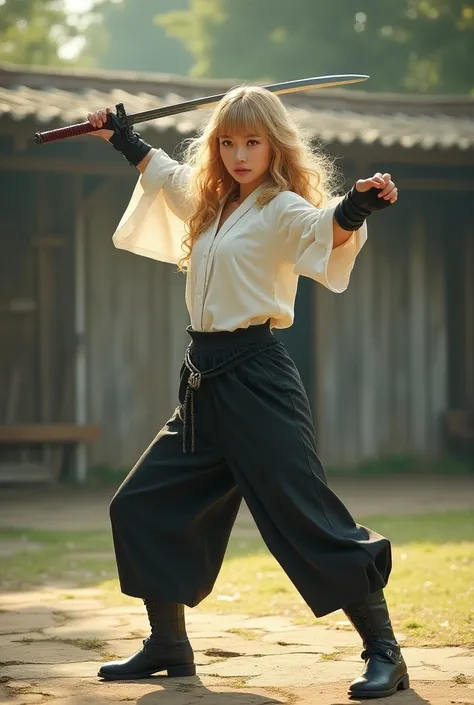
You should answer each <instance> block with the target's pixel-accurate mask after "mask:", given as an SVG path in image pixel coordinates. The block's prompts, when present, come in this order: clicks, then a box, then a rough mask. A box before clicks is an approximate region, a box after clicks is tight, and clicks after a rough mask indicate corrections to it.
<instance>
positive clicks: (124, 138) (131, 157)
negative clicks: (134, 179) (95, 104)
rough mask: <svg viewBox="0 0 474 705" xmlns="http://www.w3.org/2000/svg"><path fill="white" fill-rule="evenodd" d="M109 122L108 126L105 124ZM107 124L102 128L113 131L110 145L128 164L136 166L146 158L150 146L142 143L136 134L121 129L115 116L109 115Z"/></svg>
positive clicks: (130, 130) (129, 130)
mask: <svg viewBox="0 0 474 705" xmlns="http://www.w3.org/2000/svg"><path fill="white" fill-rule="evenodd" d="M109 120H110V124H107V123H109ZM107 123H106V124H105V125H104V127H107V128H108V129H110V130H113V131H114V134H113V135H112V137H110V139H109V142H110V144H111V145H112V146H113V147H114V149H116V150H117V151H118V152H121V153H122V154H123V156H124V157H125V159H126V160H127V161H128V162H129V164H131V165H132V166H137V164H139V163H140V162H141V161H142V159H144V157H146V155H147V154H148V152H149V151H150V150H151V149H152V146H151V145H150V144H147V143H146V142H144V141H143V140H142V139H141V138H140V135H139V134H138V132H134V131H133V130H132V129H128V130H127V129H126V128H124V127H122V125H121V124H120V122H119V120H118V118H117V116H116V115H114V114H113V113H109V115H108V119H107Z"/></svg>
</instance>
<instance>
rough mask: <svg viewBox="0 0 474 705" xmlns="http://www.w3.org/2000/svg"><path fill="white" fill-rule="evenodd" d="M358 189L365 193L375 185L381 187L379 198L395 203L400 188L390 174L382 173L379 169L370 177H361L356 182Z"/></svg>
mask: <svg viewBox="0 0 474 705" xmlns="http://www.w3.org/2000/svg"><path fill="white" fill-rule="evenodd" d="M355 187H356V191H359V192H360V193H364V191H369V190H370V189H371V188H373V187H375V188H377V189H380V193H378V194H377V198H383V200H384V201H390V203H395V201H396V200H397V198H398V189H397V187H396V186H395V184H394V182H393V181H392V177H391V175H390V174H381V173H380V172H379V171H378V172H377V173H376V174H374V175H373V176H372V177H371V178H370V179H359V180H358V181H356V184H355Z"/></svg>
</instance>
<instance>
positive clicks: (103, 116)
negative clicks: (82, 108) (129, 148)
mask: <svg viewBox="0 0 474 705" xmlns="http://www.w3.org/2000/svg"><path fill="white" fill-rule="evenodd" d="M111 112H112V109H111V108H104V109H103V110H96V111H95V112H94V113H88V115H87V119H88V120H89V122H90V123H92V125H94V127H102V125H104V124H105V121H106V120H107V115H108V114H109V113H111ZM89 134H90V135H94V136H95V137H102V139H103V140H109V139H110V138H111V137H112V135H113V134H114V131H113V130H107V129H105V130H95V131H94V132H89Z"/></svg>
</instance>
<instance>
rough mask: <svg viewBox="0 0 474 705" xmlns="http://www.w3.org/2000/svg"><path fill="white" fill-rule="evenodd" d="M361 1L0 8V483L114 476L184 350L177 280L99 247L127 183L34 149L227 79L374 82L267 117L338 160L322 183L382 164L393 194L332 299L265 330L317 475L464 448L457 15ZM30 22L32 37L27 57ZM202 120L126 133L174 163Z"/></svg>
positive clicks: (469, 300) (78, 158)
mask: <svg viewBox="0 0 474 705" xmlns="http://www.w3.org/2000/svg"><path fill="white" fill-rule="evenodd" d="M360 4H361V7H362V6H363V11H362V9H361V11H359V12H356V13H354V11H353V3H352V2H351V3H349V2H343V1H342V0H338V2H335V3H331V8H327V6H326V5H324V11H323V10H322V4H321V3H317V2H316V3H315V2H314V0H311V1H310V0H306V2H304V1H303V0H298V2H297V3H296V5H298V6H300V5H301V7H299V8H295V3H291V4H289V3H284V2H282V1H280V0H278V2H276V3H275V2H273V3H270V4H269V2H266V1H264V2H261V3H258V7H259V11H258V12H256V9H255V3H251V2H250V1H247V2H241V3H238V4H235V3H234V5H231V4H230V3H229V2H227V1H226V0H214V1H213V2H212V3H209V2H208V3H207V4H206V3H205V2H204V0H202V2H200V1H199V0H194V1H192V2H186V1H185V0H183V1H182V2H178V1H177V0H176V2H171V0H170V1H169V2H164V0H163V1H162V2H159V1H157V2H151V1H150V0H148V1H147V2H143V4H142V5H141V6H140V7H141V10H140V14H137V7H136V4H134V6H133V8H134V9H133V10H132V4H131V2H126V1H123V2H104V3H97V4H96V5H93V4H91V3H82V4H81V3H76V4H75V5H74V3H69V4H65V6H64V12H63V15H61V16H59V15H55V16H54V22H53V18H52V17H51V16H49V19H48V15H47V12H46V11H48V12H49V11H50V12H53V11H54V12H59V11H58V10H57V7H58V4H57V3H56V4H55V7H56V9H55V10H53V9H52V8H53V4H52V3H45V4H44V10H45V12H44V14H43V16H42V17H41V16H39V15H38V16H37V15H35V13H37V12H38V10H37V9H36V10H34V8H33V6H35V7H36V4H35V3H31V13H32V14H31V16H29V17H26V16H15V15H14V11H15V7H16V6H19V5H20V3H15V2H14V0H10V1H9V0H6V2H4V3H3V8H0V13H4V12H5V11H8V10H9V12H10V17H7V15H6V14H4V15H3V18H6V19H4V24H3V26H2V23H1V22H0V37H2V32H3V37H2V39H3V40H4V41H3V44H2V48H1V50H0V60H3V61H4V63H3V64H2V65H1V66H0V207H1V229H0V246H1V250H0V251H1V259H0V341H1V347H0V400H1V407H0V479H2V478H3V479H9V480H20V479H21V480H24V481H26V480H28V479H40V478H46V479H47V478H58V477H64V476H65V475H68V476H71V475H73V476H75V477H76V478H77V479H79V480H83V479H85V477H86V474H87V469H88V468H90V467H98V466H102V467H104V466H106V467H111V468H120V469H123V468H126V467H130V466H131V465H132V464H133V463H134V462H135V460H136V459H137V457H138V456H139V455H140V454H141V453H142V451H143V449H144V448H145V447H146V446H147V445H148V443H149V442H150V440H151V439H152V437H153V436H154V434H155V433H156V431H157V430H158V429H159V428H160V427H161V425H162V424H163V423H164V421H165V420H166V418H167V417H168V416H169V414H170V413H171V411H172V410H173V408H174V406H175V405H176V402H177V400H176V392H177V381H178V372H179V368H180V365H181V361H182V355H183V352H184V348H185V346H186V344H187V334H186V332H185V327H186V325H187V323H188V320H187V314H186V310H185V307H184V298H183V292H184V277H183V276H182V275H181V274H179V273H177V272H176V268H175V267H173V266H171V265H167V264H161V263H157V262H155V261H152V260H147V259H145V258H141V257H136V256H134V255H131V254H128V253H125V252H121V251H117V250H115V248H114V247H113V245H112V241H111V236H112V233H113V232H114V230H115V227H116V225H117V223H118V221H119V219H120V217H121V215H122V213H123V211H124V208H125V207H126V204H127V202H128V199H129V197H130V195H131V192H132V189H133V187H134V184H135V182H136V179H137V173H136V171H135V170H133V169H131V168H130V167H129V166H128V165H127V164H126V162H125V161H124V160H123V159H122V158H121V157H120V155H118V154H117V153H116V152H115V151H114V150H113V149H112V148H111V147H109V146H108V145H106V144H105V143H103V142H101V141H99V140H96V139H92V138H90V137H86V138H77V139H74V140H68V141H65V142H58V143H55V144H52V145H48V146H43V147H41V148H39V147H37V146H36V145H35V144H34V140H33V134H34V132H35V131H37V130H46V129H52V128H54V127H59V126H61V125H64V124H71V123H74V122H80V121H82V120H84V119H85V117H86V115H87V112H89V111H90V110H95V109H98V108H101V107H104V106H106V105H110V106H114V105H115V104H116V103H118V102H123V103H124V104H125V107H126V109H127V111H128V112H137V111H140V110H145V109H148V108H153V107H159V106H160V105H167V104H171V103H175V102H180V101H182V100H187V99H191V98H195V97H201V96H204V95H211V94H214V93H220V92H223V91H225V90H226V89H227V88H230V87H231V86H232V85H234V84H235V83H236V82H238V81H241V80H245V81H247V82H249V81H258V82H259V83H262V82H267V81H273V80H285V79H291V78H298V77H303V76H310V75H316V74H324V73H345V72H357V73H368V74H370V75H371V76H372V78H373V80H371V81H370V82H368V83H367V84H364V85H363V88H364V90H358V89H357V87H356V88H350V89H347V90H338V89H333V90H325V91H314V92H312V93H305V94H293V95H289V96H287V97H285V98H284V102H285V104H286V105H287V106H288V107H289V108H291V110H292V113H293V114H294V116H295V118H296V119H297V121H298V123H299V124H300V125H301V126H302V128H303V129H304V130H305V131H306V132H307V133H309V134H310V136H311V137H312V139H313V140H314V141H315V143H316V142H322V143H323V145H324V146H325V149H326V150H327V151H328V152H329V153H330V154H331V155H332V156H334V157H336V158H337V164H338V166H339V168H340V169H341V170H342V172H343V174H344V177H345V180H346V181H345V184H344V183H342V184H341V187H344V186H346V187H347V186H350V185H351V184H352V183H353V182H354V180H355V179H357V178H360V177H363V176H368V175H370V174H372V173H373V172H374V171H376V170H380V171H385V170H387V171H389V172H391V173H392V175H393V176H394V178H395V180H396V182H397V185H398V186H399V188H400V193H401V195H400V200H399V203H398V204H397V206H396V208H394V209H393V210H391V211H390V212H387V213H385V214H383V215H380V216H378V215H374V216H373V217H372V218H371V221H370V223H369V242H368V245H367V246H366V247H365V248H364V250H363V251H362V253H361V255H360V258H359V260H358V262H357V263H356V266H355V269H354V272H353V275H352V280H351V284H350V286H349V289H348V290H347V292H345V293H344V294H342V295H335V294H332V293H331V292H329V291H326V290H325V289H324V288H323V287H321V286H318V285H316V284H315V283H314V282H311V281H309V280H305V279H303V278H302V279H301V280H300V287H299V292H298V298H297V307H296V322H295V324H294V326H293V327H292V328H290V329H289V330H287V331H283V332H281V333H278V335H279V336H280V337H281V338H282V340H284V342H285V343H286V344H287V346H288V348H289V350H290V352H291V353H292V355H293V356H294V358H295V360H296V362H297V365H298V367H299V369H300V371H301V374H302V377H303V381H304V383H305V386H306V388H307V390H308V394H309V397H310V401H311V405H312V408H313V413H314V420H315V428H316V434H317V438H318V443H319V447H320V454H321V456H322V459H323V461H324V463H325V465H326V466H327V467H328V468H329V469H331V468H334V469H336V468H349V469H350V468H354V469H356V468H358V467H359V468H360V467H361V466H362V465H364V464H367V463H377V462H380V461H383V462H395V463H396V462H400V463H402V464H403V462H405V461H406V462H410V463H412V462H415V461H416V462H419V463H420V464H421V465H423V463H433V462H435V461H437V460H439V459H440V458H443V457H444V456H445V455H446V453H447V452H449V451H450V450H451V449H452V441H453V439H455V438H457V439H458V443H460V444H461V446H465V447H468V444H469V442H472V438H473V437H474V430H473V429H474V423H473V416H472V414H473V409H474V233H473V228H472V215H471V210H472V208H471V203H472V197H473V192H474V122H473V118H474V98H473V97H472V84H470V83H469V81H472V76H471V75H467V74H469V71H466V65H469V64H466V62H469V61H471V63H470V66H472V65H473V63H472V59H473V56H472V54H473V47H474V42H473V29H474V19H473V18H474V11H472V14H471V13H470V12H469V11H467V10H469V7H468V6H467V5H466V3H464V4H459V3H455V2H454V1H453V2H452V3H445V4H443V7H445V6H448V9H449V13H446V12H445V11H444V10H442V9H440V8H439V7H438V4H437V3H436V2H434V1H433V2H432V3H417V2H411V3H405V2H402V3H400V2H398V3H396V4H394V3H388V4H387V7H385V6H384V7H385V15H383V13H381V10H380V8H379V5H380V3H378V4H377V3H374V2H364V3H360ZM21 5H22V7H23V10H22V12H23V14H24V13H25V10H24V8H25V3H21ZM26 5H28V3H26ZM211 5H212V13H210V14H209V12H208V14H206V11H205V10H206V7H207V8H208V10H209V7H210V6H211ZM267 5H268V7H267ZM319 5H321V7H319ZM461 5H462V7H461ZM333 6H334V7H333ZM426 7H429V8H431V10H430V12H431V15H429V13H428V15H426V12H425V10H424V9H423V8H425V9H426ZM271 8H273V11H272V12H270V10H271ZM350 8H352V9H350ZM410 8H411V10H410ZM296 10H298V11H296ZM337 12H339V16H338V15H337ZM410 12H411V15H410ZM407 13H408V14H407ZM413 13H415V15H414V16H413ZM40 14H41V13H40ZM156 15H159V17H158V19H157V20H156V22H155V21H154V18H155V16H156ZM41 19H43V21H44V22H45V23H46V24H45V25H44V27H45V31H44V36H43V37H42V38H41V40H40V41H38V37H36V42H35V41H33V38H31V41H28V28H29V27H33V26H40V27H41V26H43V25H41V23H40V20H41ZM22 20H23V23H22ZM47 22H49V23H50V24H49V25H48V24H47ZM331 22H332V24H331ZM51 26H53V27H56V28H57V31H56V32H55V33H54V32H53V34H51ZM21 27H23V30H21ZM250 28H251V29H250ZM60 30H61V31H62V34H61V31H60ZM22 32H23V34H22ZM331 32H332V33H331ZM328 36H329V37H330V38H331V41H329V40H328ZM316 38H317V39H318V41H316V40H315V39H316ZM237 39H238V41H236V40H237ZM8 42H9V44H8ZM157 69H160V70H161V73H156V70H157ZM163 71H167V72H169V73H163ZM234 77H237V78H234ZM366 88H367V89H366ZM203 118H204V116H203V114H202V113H199V112H196V113H186V114H182V115H179V116H174V117H169V118H165V119H161V120H159V121H155V122H150V123H146V124H143V125H142V126H140V132H141V134H142V135H143V137H144V138H145V139H147V140H148V141H150V142H152V143H153V144H154V145H155V146H160V147H162V148H163V149H165V150H166V151H167V152H168V153H170V154H172V155H177V154H178V153H179V144H180V143H181V142H182V140H183V139H184V138H186V137H188V136H190V135H192V134H193V133H194V132H195V130H196V128H197V126H198V124H199V122H200V121H201V120H202V119H203ZM470 439H471V440H470ZM85 444H87V447H88V450H87V453H86V450H85ZM71 448H73V449H75V453H74V455H73V456H71V455H70V453H69V451H70V450H71ZM71 460H73V461H74V462H70V461H71ZM415 464H416V463H415ZM421 465H420V466H421Z"/></svg>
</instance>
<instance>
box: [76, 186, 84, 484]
mask: <svg viewBox="0 0 474 705" xmlns="http://www.w3.org/2000/svg"><path fill="white" fill-rule="evenodd" d="M85 239H86V229H85V218H84V189H83V177H82V175H81V174H74V254H75V257H74V268H75V292H74V311H75V315H74V333H75V339H76V356H75V422H76V423H77V424H85V423H87V355H86V341H85V338H86V266H85V264H86V261H85V246H86V242H85ZM74 475H75V479H76V481H77V482H79V483H82V482H85V480H86V477H87V446H86V445H85V443H79V444H78V446H77V450H76V457H75V473H74Z"/></svg>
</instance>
